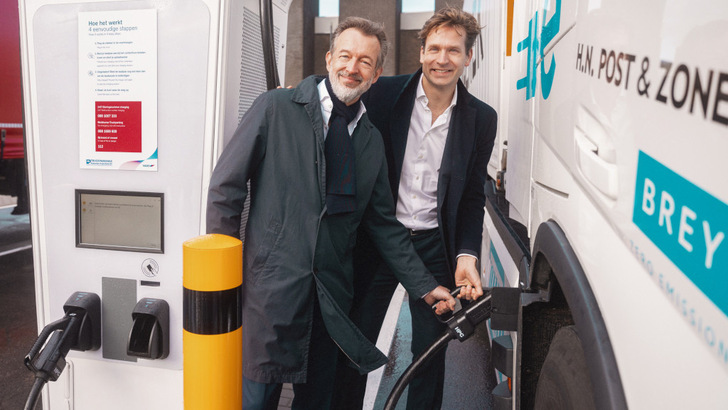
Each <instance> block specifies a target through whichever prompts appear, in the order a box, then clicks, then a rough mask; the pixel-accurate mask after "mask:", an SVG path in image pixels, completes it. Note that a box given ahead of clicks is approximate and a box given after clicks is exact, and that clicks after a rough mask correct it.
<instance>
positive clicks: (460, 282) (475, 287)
mask: <svg viewBox="0 0 728 410" xmlns="http://www.w3.org/2000/svg"><path fill="white" fill-rule="evenodd" d="M475 262H477V259H476V258H475V257H474V256H470V255H461V256H460V257H459V258H458V264H457V267H456V268H455V286H462V289H460V294H459V295H458V299H462V298H465V300H476V299H478V298H479V297H481V296H483V286H482V285H481V284H480V274H479V273H478V269H477V268H476V267H475Z"/></svg>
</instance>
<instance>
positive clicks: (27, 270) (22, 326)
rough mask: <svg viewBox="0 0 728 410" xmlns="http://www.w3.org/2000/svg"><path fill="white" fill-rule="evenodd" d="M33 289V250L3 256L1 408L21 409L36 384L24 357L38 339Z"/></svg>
mask: <svg viewBox="0 0 728 410" xmlns="http://www.w3.org/2000/svg"><path fill="white" fill-rule="evenodd" d="M34 289H35V287H34V280H33V255H32V251H31V250H30V249H25V250H23V251H19V252H15V253H11V254H6V255H3V256H0V409H8V410H10V409H22V408H23V406H24V405H25V401H26V399H27V397H28V393H29V392H30V387H31V386H32V385H33V374H32V373H31V372H30V371H29V370H28V369H26V368H25V365H24V364H23V358H24V357H25V355H26V354H27V353H28V350H30V347H31V346H32V345H33V342H35V339H36V337H37V336H38V329H37V325H36V315H35V290H34ZM37 408H40V405H38V406H37Z"/></svg>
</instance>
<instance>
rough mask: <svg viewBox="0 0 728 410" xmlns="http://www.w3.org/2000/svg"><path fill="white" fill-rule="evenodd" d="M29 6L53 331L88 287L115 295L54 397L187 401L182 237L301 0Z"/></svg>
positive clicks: (27, 45)
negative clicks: (93, 342) (95, 337)
mask: <svg viewBox="0 0 728 410" xmlns="http://www.w3.org/2000/svg"><path fill="white" fill-rule="evenodd" d="M19 6H20V31H21V58H22V70H23V89H24V90H23V91H24V110H25V133H26V146H27V156H28V168H29V185H30V198H31V221H32V222H31V225H32V232H33V252H34V265H35V281H36V300H37V312H38V317H37V319H38V326H39V331H40V330H41V329H44V328H45V327H46V326H47V325H49V324H52V323H54V322H55V321H57V320H59V319H61V318H63V317H64V316H66V315H67V313H68V309H69V307H68V306H69V303H71V304H72V302H73V300H76V299H78V296H75V297H72V296H73V295H79V294H80V295H82V296H85V295H97V296H98V298H99V299H100V304H101V315H100V316H101V317H100V324H99V326H100V341H99V346H97V347H96V349H93V348H90V349H88V350H81V349H72V350H71V351H69V352H67V357H65V369H61V370H62V371H61V372H60V374H59V375H58V378H57V380H56V381H55V382H52V383H48V384H47V386H48V387H47V388H46V389H45V392H44V394H43V407H44V408H45V409H61V408H62V409H76V408H78V409H100V408H103V409H129V408H138V409H151V408H166V409H181V408H183V407H184V403H183V354H182V352H183V349H182V333H183V332H182V328H183V323H182V322H183V321H182V318H183V312H182V307H183V280H182V261H183V257H182V250H183V249H182V248H183V247H182V244H183V242H185V241H186V240H188V239H190V238H194V237H196V236H198V235H200V234H201V233H203V232H204V219H205V218H204V211H205V209H204V204H205V195H206V192H207V184H208V180H209V176H210V174H211V171H212V169H213V167H214V164H215V160H216V158H217V156H218V154H219V152H221V151H222V148H223V147H224V145H225V142H226V141H227V139H229V137H230V136H231V135H232V133H233V132H234V130H235V128H236V127H237V124H238V122H239V120H240V118H241V117H242V114H243V113H244V112H245V110H246V109H247V107H249V106H250V104H251V103H252V101H253V100H254V98H255V97H257V95H259V94H260V93H261V92H263V91H265V90H266V89H267V88H270V87H271V85H272V84H271V80H270V79H271V77H273V78H274V77H275V76H276V75H277V76H278V79H280V81H283V72H284V70H283V68H284V67H285V51H286V44H285V38H286V29H287V13H288V7H289V6H290V4H289V1H287V0H281V1H273V2H270V1H261V2H260V3H259V2H258V1H254V0H244V1H232V0H229V1H225V0H218V1H215V0H174V1H164V0H163V1H159V0H139V1H75V2H67V1H50V0H20V2H19ZM266 54H267V56H266ZM275 61H277V63H278V67H279V68H276V67H275ZM271 62H273V64H271ZM266 81H267V82H266ZM211 274H213V273H212V272H211ZM78 292H81V293H78ZM69 298H71V299H69ZM74 314H75V313H74ZM89 320H92V321H94V320H95V321H98V318H94V317H92V316H89ZM91 325H92V327H93V324H91ZM47 346H48V345H46V347H47ZM35 353H38V352H35ZM64 354H65V353H64ZM46 356H47V355H45V356H44V354H43V353H41V354H40V355H38V357H37V358H35V359H34V360H35V361H38V360H41V359H42V358H43V357H46ZM34 360H30V361H31V364H33V365H35V361H34ZM39 365H40V364H39Z"/></svg>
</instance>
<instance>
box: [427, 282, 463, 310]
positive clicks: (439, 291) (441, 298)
mask: <svg viewBox="0 0 728 410" xmlns="http://www.w3.org/2000/svg"><path fill="white" fill-rule="evenodd" d="M424 299H425V302H427V304H428V305H430V306H432V309H433V310H435V312H436V313H437V314H438V315H442V314H445V313H447V312H451V311H452V310H454V309H455V305H456V302H455V298H454V297H453V296H452V295H451V294H450V291H449V290H448V289H447V288H446V287H444V286H438V287H436V288H435V289H433V290H432V291H431V292H430V293H428V294H426V295H425V298H424Z"/></svg>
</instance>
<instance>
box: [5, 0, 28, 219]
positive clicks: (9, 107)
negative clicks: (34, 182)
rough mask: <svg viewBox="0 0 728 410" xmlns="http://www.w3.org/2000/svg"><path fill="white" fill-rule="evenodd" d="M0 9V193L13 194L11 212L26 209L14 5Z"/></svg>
mask: <svg viewBox="0 0 728 410" xmlns="http://www.w3.org/2000/svg"><path fill="white" fill-rule="evenodd" d="M0 10H2V12H0V55H2V56H3V63H2V67H0V195H7V196H15V197H17V205H16V208H15V209H14V210H13V213H28V195H27V186H26V178H25V159H24V157H25V155H24V149H23V103H22V91H21V85H20V38H19V34H18V5H17V3H13V2H2V3H0Z"/></svg>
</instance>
